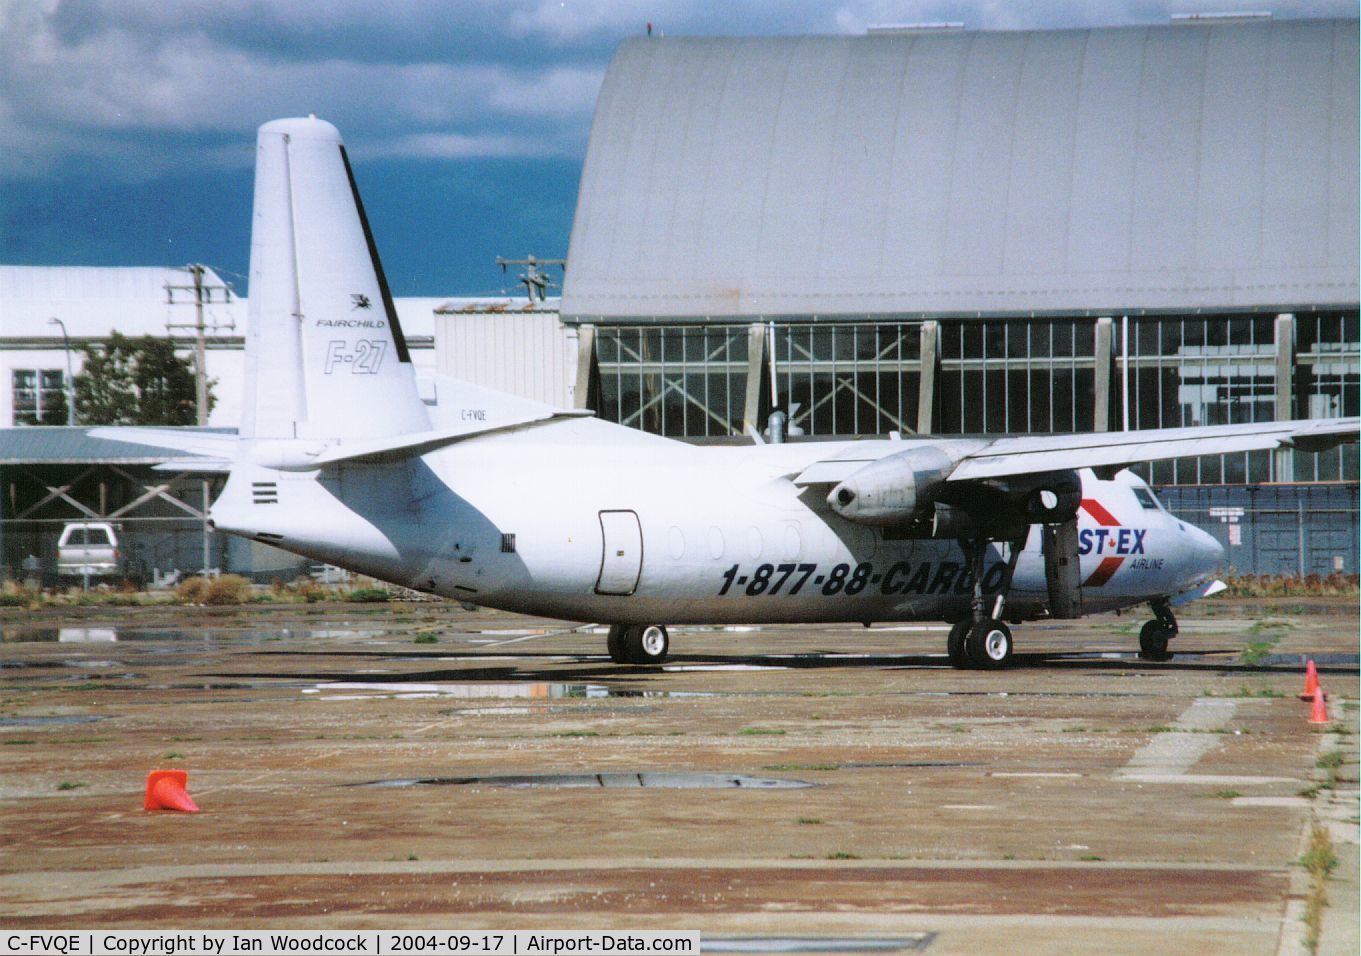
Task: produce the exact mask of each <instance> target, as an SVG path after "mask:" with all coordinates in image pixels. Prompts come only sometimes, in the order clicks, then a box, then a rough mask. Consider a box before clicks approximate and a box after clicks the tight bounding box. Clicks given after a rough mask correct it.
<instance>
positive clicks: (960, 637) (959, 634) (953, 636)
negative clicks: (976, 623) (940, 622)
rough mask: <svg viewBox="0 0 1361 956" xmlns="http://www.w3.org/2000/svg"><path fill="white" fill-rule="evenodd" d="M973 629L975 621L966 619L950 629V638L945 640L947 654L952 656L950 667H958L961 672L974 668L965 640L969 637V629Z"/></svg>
mask: <svg viewBox="0 0 1361 956" xmlns="http://www.w3.org/2000/svg"><path fill="white" fill-rule="evenodd" d="M971 627H973V619H972V618H967V617H966V618H965V619H964V620H962V621H959V622H957V623H956V624H955V626H954V627H952V628H950V636H949V637H947V638H946V639H945V653H946V654H948V655H949V656H950V666H951V667H958V668H960V669H961V670H962V669H964V668H966V667H972V666H973V665H972V663H971V662H970V661H969V652H968V651H967V650H965V648H964V639H965V638H966V637H968V636H969V628H971Z"/></svg>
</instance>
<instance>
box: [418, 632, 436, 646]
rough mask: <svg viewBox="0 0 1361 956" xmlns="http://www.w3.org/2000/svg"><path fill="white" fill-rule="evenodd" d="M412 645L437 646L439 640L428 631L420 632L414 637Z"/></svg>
mask: <svg viewBox="0 0 1361 956" xmlns="http://www.w3.org/2000/svg"><path fill="white" fill-rule="evenodd" d="M412 643H413V644H438V643H439V638H438V637H436V636H435V635H434V634H433V633H432V632H430V631H421V632H420V633H419V634H417V635H416V639H415V640H414V641H412Z"/></svg>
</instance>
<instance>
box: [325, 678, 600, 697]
mask: <svg viewBox="0 0 1361 956" xmlns="http://www.w3.org/2000/svg"><path fill="white" fill-rule="evenodd" d="M350 691H370V693H368V694H354V693H347V692H350ZM303 693H304V694H321V695H323V697H322V699H323V700H371V699H374V698H385V697H392V698H397V699H399V700H416V699H424V698H431V697H460V698H478V697H501V698H505V697H530V698H533V699H535V700H561V699H573V698H576V699H587V698H598V697H609V696H610V692H609V689H608V688H606V687H605V686H604V685H602V684H557V683H547V682H542V681H536V682H532V683H486V684H444V683H439V684H415V683H411V684H408V683H399V682H395V681H393V682H364V681H331V682H328V683H325V684H315V685H313V686H311V687H307V688H304V689H303Z"/></svg>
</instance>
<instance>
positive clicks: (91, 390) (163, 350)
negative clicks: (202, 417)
mask: <svg viewBox="0 0 1361 956" xmlns="http://www.w3.org/2000/svg"><path fill="white" fill-rule="evenodd" d="M82 351H83V352H84V354H85V359H84V362H83V368H82V369H81V372H80V374H79V375H77V376H76V418H77V420H78V421H79V422H80V423H81V424H82V425H193V424H195V422H196V421H197V419H198V416H197V414H196V409H195V407H194V366H193V362H192V361H191V360H190V359H189V358H180V357H179V356H177V355H176V354H175V345H174V343H173V342H172V341H171V340H170V339H161V338H156V337H154V336H150V335H146V336H143V337H141V338H138V339H130V338H128V337H127V336H125V335H121V334H119V333H118V332H114V333H113V334H112V335H111V336H110V337H109V340H108V341H107V342H105V343H103V344H102V345H87V346H86V347H85V348H84V349H83V350H82ZM212 386H213V383H212V382H209V383H208V408H209V410H211V409H212V407H213V404H214V402H215V399H214V398H213V393H212Z"/></svg>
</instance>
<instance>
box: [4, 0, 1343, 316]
mask: <svg viewBox="0 0 1361 956" xmlns="http://www.w3.org/2000/svg"><path fill="white" fill-rule="evenodd" d="M1243 6H1248V7H1251V6H1252V4H1244V3H1243V0H1183V2H1180V3H1172V2H1170V0H1116V2H1109V3H1102V4H1092V3H1088V2H1079V0H1031V2H1023V0H975V2H963V0H841V2H832V3H819V2H805V3H795V2H789V0H736V2H731V3H725V4H713V3H705V2H699V0H649V2H647V3H638V2H636V0H499V2H496V3H474V2H468V0H402V2H397V3H391V4H373V3H367V2H359V0H176V2H174V3H166V2H165V0H0V183H3V184H5V188H0V213H2V214H3V217H4V223H5V226H6V232H5V235H4V236H0V261H8V262H33V263H48V264H58V263H63V262H68V263H82V262H86V263H98V264H117V263H118V262H119V261H121V262H123V263H125V264H149V263H160V264H175V263H179V262H184V261H190V260H191V259H203V260H205V261H209V262H213V263H214V264H220V265H221V266H222V267H224V268H228V269H232V270H235V271H241V272H244V271H245V258H246V255H247V252H248V249H247V236H246V226H247V224H248V219H249V183H250V175H251V173H250V164H251V162H252V160H253V156H254V148H253V146H254V131H255V128H256V127H257V126H259V125H260V124H261V123H263V122H266V121H268V120H270V119H274V118H277V117H280V116H290V115H304V114H307V113H316V114H317V115H319V116H323V117H325V118H326V119H329V120H331V121H332V122H334V123H336V124H337V126H339V127H340V129H341V131H342V133H343V134H344V135H345V137H346V140H347V141H348V142H349V144H350V152H351V156H352V157H353V158H354V160H355V163H356V167H357V172H358V174H359V175H360V176H361V179H362V180H363V185H364V188H365V192H366V197H367V201H368V204H369V206H370V207H371V208H370V211H371V213H372V214H373V215H374V217H375V219H376V220H384V221H387V220H388V219H389V217H390V220H391V221H392V222H393V223H397V222H400V221H403V220H404V219H405V220H407V223H408V224H407V226H406V227H405V228H392V229H391V232H390V239H389V243H390V244H391V249H390V250H389V252H388V256H387V258H388V259H389V260H390V263H389V270H390V272H392V273H393V274H394V277H395V278H394V284H395V285H396V286H397V287H398V288H399V289H400V290H402V291H403V292H404V293H405V294H432V295H438V294H443V293H452V292H456V291H460V290H464V289H477V288H483V287H485V286H486V284H487V282H486V279H485V278H484V276H485V275H486V269H487V267H486V265H485V263H486V262H489V261H490V259H492V258H494V257H495V256H496V255H498V254H510V253H516V254H523V253H526V252H531V251H532V252H534V253H536V254H539V255H554V254H557V253H561V252H562V251H563V250H564V249H565V248H566V243H567V236H568V233H569V231H570V228H571V215H572V208H573V206H574V204H575V189H576V182H577V178H578V176H579V173H580V163H581V159H582V157H583V156H584V154H585V148H586V138H587V134H588V131H589V128H590V120H591V113H592V110H593V108H594V103H595V97H596V94H597V92H598V89H599V85H600V81H601V79H602V77H603V76H604V72H605V68H606V66H607V64H608V62H609V58H610V55H611V53H612V51H613V50H614V48H615V46H616V45H617V44H618V42H619V41H620V40H621V39H623V38H625V37H627V36H633V35H638V34H641V33H642V32H643V31H644V29H645V25H646V23H647V22H648V21H649V20H650V21H651V22H652V23H653V25H654V28H655V30H656V31H657V32H659V33H665V34H667V35H672V36H677V35H776V34H799V33H858V32H863V31H864V30H865V28H866V27H868V26H870V25H876V24H889V23H904V22H922V21H941V20H946V21H962V22H964V23H965V24H966V25H967V26H968V27H970V28H973V29H1020V28H1033V27H1041V28H1044V27H1063V26H1095V25H1109V24H1120V23H1158V22H1166V21H1167V18H1168V15H1169V14H1170V13H1172V12H1177V11H1182V10H1187V9H1193V10H1197V11H1212V10H1231V9H1241V8H1242V7H1243ZM1355 14H1356V7H1355V3H1354V2H1351V0H1301V2H1297V3H1293V4H1291V5H1290V6H1289V7H1288V8H1286V9H1283V10H1277V11H1276V15H1277V16H1290V17H1298V16H1355ZM474 243H475V244H474ZM404 263H410V264H411V265H410V266H409V268H408V267H407V266H406V265H404Z"/></svg>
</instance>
